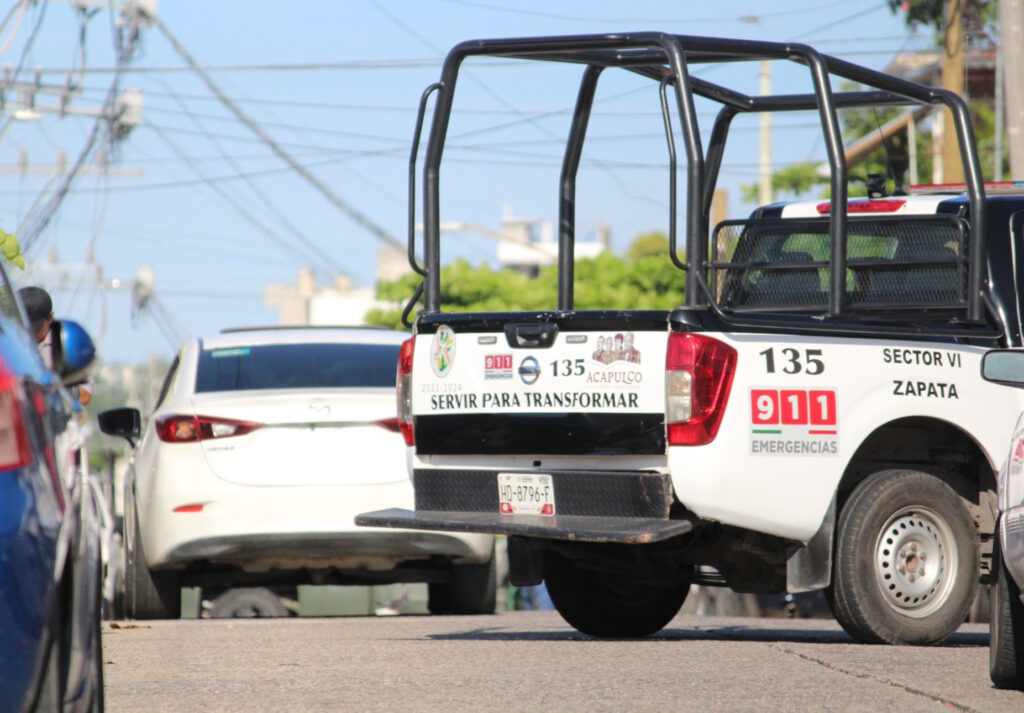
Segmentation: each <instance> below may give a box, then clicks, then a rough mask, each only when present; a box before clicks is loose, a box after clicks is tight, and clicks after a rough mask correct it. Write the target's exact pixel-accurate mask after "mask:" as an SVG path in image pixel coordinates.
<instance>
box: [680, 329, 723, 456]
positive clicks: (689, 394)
mask: <svg viewBox="0 0 1024 713" xmlns="http://www.w3.org/2000/svg"><path fill="white" fill-rule="evenodd" d="M665 371H666V373H665V423H666V426H667V429H668V443H669V445H671V446H700V445H703V444H705V443H710V442H711V441H713V440H714V439H715V436H716V435H717V434H718V426H719V424H720V423H721V422H722V416H723V414H724V413H725V405H726V403H727V402H728V400H729V389H730V388H731V387H732V377H733V374H735V372H736V350H735V349H733V348H732V347H730V346H729V345H728V344H725V343H723V342H720V341H718V340H717V339H712V338H711V337H707V336H704V335H702V334H690V333H687V332H673V333H671V334H669V336H668V356H667V357H666V359H665Z"/></svg>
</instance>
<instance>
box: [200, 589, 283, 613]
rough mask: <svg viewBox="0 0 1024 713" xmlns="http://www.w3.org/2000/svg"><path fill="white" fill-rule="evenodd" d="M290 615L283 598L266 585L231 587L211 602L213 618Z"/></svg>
mask: <svg viewBox="0 0 1024 713" xmlns="http://www.w3.org/2000/svg"><path fill="white" fill-rule="evenodd" d="M283 616H288V608H287V607H286V606H285V605H284V602H282V601H281V598H280V597H279V596H277V595H276V594H274V593H273V592H272V591H270V590H269V589H266V588H265V587H244V588H241V589H229V590H228V591H226V592H224V593H223V594H221V595H220V596H219V597H217V598H216V599H214V600H213V602H211V604H210V617H211V618H213V619H254V618H255V619H264V618H273V617H283Z"/></svg>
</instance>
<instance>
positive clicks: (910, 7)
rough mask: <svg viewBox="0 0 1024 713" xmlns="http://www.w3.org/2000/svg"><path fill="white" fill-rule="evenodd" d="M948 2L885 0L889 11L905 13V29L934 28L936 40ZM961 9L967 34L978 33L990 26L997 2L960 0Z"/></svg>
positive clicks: (943, 0)
mask: <svg viewBox="0 0 1024 713" xmlns="http://www.w3.org/2000/svg"><path fill="white" fill-rule="evenodd" d="M947 1H948V0H886V2H887V3H888V4H889V9H890V10H891V11H892V12H893V14H896V13H900V12H902V13H905V15H906V16H905V18H904V21H905V22H906V23H907V27H909V28H910V29H915V28H916V27H918V26H920V25H925V26H926V27H931V28H934V30H935V33H936V36H937V39H939V38H940V37H941V35H942V32H943V30H944V28H945V26H946V15H945V12H946V2H947ZM960 4H961V6H962V8H963V23H964V27H965V28H966V29H967V31H968V34H969V35H970V34H973V33H976V32H978V31H979V30H980V29H982V28H984V27H985V26H986V25H988V24H990V23H991V22H992V21H993V20H994V18H995V15H996V12H997V10H998V6H999V3H998V0H960Z"/></svg>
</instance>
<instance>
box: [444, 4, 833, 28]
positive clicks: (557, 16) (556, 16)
mask: <svg viewBox="0 0 1024 713" xmlns="http://www.w3.org/2000/svg"><path fill="white" fill-rule="evenodd" d="M447 2H449V3H453V4H455V5H462V6H464V7H472V8H476V9H479V10H490V11H494V12H505V13H510V14H514V15H527V16H531V17H544V18H548V19H553V20H568V21H570V22H590V23H594V22H652V23H655V22H656V23H666V22H686V23H687V24H691V23H701V24H708V23H716V24H720V23H723V22H756V21H757V20H758V19H765V18H773V17H783V16H786V15H797V14H807V13H808V12H814V11H816V10H823V9H825V8H828V7H833V6H835V5H844V4H848V3H847V0H832V2H827V3H823V4H821V5H815V6H812V7H803V8H799V9H795V10H780V11H777V12H770V13H760V14H758V15H749V16H742V15H741V16H732V17H679V16H677V17H635V16H631V17H595V16H594V15H587V16H585V17H584V16H580V15H566V14H562V13H555V12H545V11H543V10H523V9H522V8H513V7H507V6H503V5H494V4H491V3H483V2H475V1H474V0H447Z"/></svg>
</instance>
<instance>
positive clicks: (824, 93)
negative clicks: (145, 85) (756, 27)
mask: <svg viewBox="0 0 1024 713" xmlns="http://www.w3.org/2000/svg"><path fill="white" fill-rule="evenodd" d="M477 56H483V57H502V58H512V59H529V60H537V61H545V62H568V63H575V64H581V65H584V67H585V69H584V71H583V76H582V79H581V81H580V86H579V91H578V94H577V97H576V104H575V109H574V112H573V117H572V122H571V128H570V130H569V135H568V138H567V141H566V146H565V153H564V156H563V159H562V170H561V178H560V182H559V216H558V242H559V257H558V309H559V310H571V309H573V282H574V254H573V253H574V245H575V232H576V224H575V223H576V175H577V171H578V168H579V163H580V157H581V155H582V152H583V143H584V140H585V138H586V131H587V125H588V123H589V120H590V113H591V108H592V106H593V101H594V95H595V92H596V89H597V83H598V80H599V78H600V76H601V73H602V72H603V71H604V70H605V69H607V68H610V67H620V68H622V69H625V70H627V71H630V72H634V73H636V74H639V75H641V76H644V77H648V78H650V79H652V80H654V81H656V82H659V83H660V84H661V91H662V113H663V115H664V122H665V129H666V137H667V140H668V150H669V162H670V168H671V176H672V178H671V180H670V193H671V195H670V206H671V216H670V221H669V238H670V251H671V257H672V260H673V262H675V263H676V265H677V266H679V267H681V268H682V269H685V270H686V271H687V273H688V274H689V275H690V276H697V279H687V281H686V306H687V307H697V306H702V305H704V304H705V301H706V302H707V303H710V304H711V306H712V307H714V306H715V305H714V299H713V296H712V295H711V293H710V292H708V291H707V288H706V280H705V279H704V271H705V270H706V268H707V258H708V256H707V251H708V229H709V226H708V221H709V214H710V207H711V197H712V195H713V193H714V187H715V185H716V183H717V180H718V173H719V170H720V168H721V161H722V155H723V153H724V149H725V142H726V139H727V137H728V133H729V126H730V124H731V122H732V120H733V118H735V117H736V115H738V114H740V113H757V112H778V111H809V110H817V112H818V116H819V119H820V121H821V129H822V136H823V138H824V141H825V148H826V153H827V155H828V165H829V168H830V187H831V199H830V202H831V211H830V214H829V239H830V244H831V255H830V260H829V268H830V285H829V294H828V305H827V315H828V316H829V317H836V316H839V315H842V314H844V311H845V308H846V299H845V291H846V254H847V253H846V235H847V211H846V204H847V166H846V160H845V157H844V153H843V144H842V135H841V132H840V128H839V119H838V116H837V109H843V108H854V107H871V106H902V105H944V106H945V107H947V108H948V109H949V111H950V113H951V114H952V117H953V123H954V126H955V130H956V135H957V139H958V142H959V145H960V155H961V158H962V161H963V168H964V175H965V178H966V185H967V195H968V200H969V204H970V216H971V220H970V235H969V236H968V245H969V254H970V261H969V266H968V293H967V315H966V316H967V321H969V322H980V321H982V319H983V313H984V304H983V302H982V298H981V286H982V282H983V279H984V274H985V273H984V271H985V256H986V246H985V235H986V233H985V203H984V187H983V184H982V177H981V169H980V167H979V161H978V155H977V151H976V148H975V146H974V143H973V140H972V127H971V120H970V115H969V113H968V110H967V104H966V102H965V101H964V100H963V99H962V98H961V97H959V96H957V95H956V94H953V93H952V92H949V91H946V90H943V89H938V88H934V87H928V86H925V85H921V84H917V83H914V82H910V81H907V80H903V79H900V78H898V77H893V76H891V75H888V74H885V73H883V72H878V71H875V70H871V69H867V68H865V67H861V66H859V65H856V64H853V63H850V62H847V61H844V60H841V59H838V58H835V57H831V56H828V55H824V54H821V53H820V52H818V51H817V50H816V49H814V48H813V47H810V46H808V45H804V44H798V43H778V42H762V41H753V40H736V39H723V38H714V37H698V36H691V35H672V34H667V33H662V32H635V33H622V34H607V35H569V36H553V37H533V38H515V39H492V40H472V41H467V42H462V43H460V44H458V45H456V46H455V47H454V48H453V49H452V50H451V51H450V52H449V53H448V55H447V57H446V58H445V61H444V64H443V66H442V70H441V78H440V81H439V82H437V83H436V84H433V85H431V86H430V87H428V89H427V91H425V92H424V94H423V97H422V99H421V102H420V111H419V116H418V119H417V126H416V132H415V136H414V141H413V148H412V152H411V156H410V194H409V262H410V265H412V267H413V269H414V270H415V271H416V272H417V273H419V274H421V275H423V285H422V287H423V296H424V311H425V312H426V313H428V314H429V313H436V312H439V311H440V308H441V305H440V295H441V289H440V259H441V258H440V205H439V199H440V167H441V157H442V154H443V152H444V142H445V137H446V134H447V130H448V123H449V119H450V116H451V110H452V102H453V98H454V94H455V85H456V80H457V78H458V72H459V68H460V66H461V65H462V62H463V61H464V60H465V59H467V58H469V57H477ZM761 60H787V61H791V62H794V63H797V64H801V65H803V66H805V67H806V68H807V69H808V71H809V73H810V79H811V84H812V86H813V89H814V91H813V93H803V94H787V95H772V96H750V95H747V94H744V93H742V92H738V91H735V90H733V89H730V88H728V87H725V86H721V85H720V84H716V83H713V82H709V81H707V80H704V79H701V78H698V77H693V76H691V75H690V71H689V67H690V66H691V65H695V64H707V63H717V62H737V61H761ZM831 75H835V76H838V77H841V78H844V79H848V80H851V81H854V82H857V83H858V84H860V85H862V86H864V87H867V89H866V90H859V91H849V92H833V90H832V87H831V84H830V81H829V78H830V76H831ZM669 86H671V87H672V88H673V89H674V95H675V104H676V106H675V109H676V111H677V112H678V114H679V116H680V118H681V124H682V126H681V135H682V139H683V146H684V149H685V152H686V161H687V179H688V180H687V195H686V211H687V212H686V261H685V263H683V262H682V261H681V260H679V258H678V256H677V246H676V196H675V193H676V187H675V173H676V171H675V145H674V141H673V137H672V127H671V120H670V112H669V102H668V100H667V97H666V94H665V92H666V89H667V87H669ZM435 91H436V94H437V99H436V103H435V106H434V114H433V121H432V123H431V127H430V134H429V137H428V140H427V148H426V155H425V158H424V164H423V214H424V230H423V259H424V264H423V266H420V265H418V264H417V263H416V259H415V254H414V245H415V200H416V199H415V180H414V178H415V167H416V160H417V153H418V148H419V135H420V130H421V128H422V124H423V116H424V112H425V108H426V102H427V100H428V97H429V96H430V94H431V93H433V92H435ZM694 95H696V96H700V97H703V98H705V99H710V100H712V101H715V102H718V103H719V104H721V108H720V110H719V112H718V116H717V118H716V120H715V122H714V125H713V128H712V132H711V136H710V140H709V142H708V146H707V151H706V153H705V151H704V150H703V148H702V143H701V136H700V129H699V126H698V122H697V112H696V110H695V107H694ZM417 292H419V291H417ZM411 308H412V303H410V305H409V306H408V307H407V308H406V311H405V315H404V317H407V316H408V314H409V312H410V310H411Z"/></svg>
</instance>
